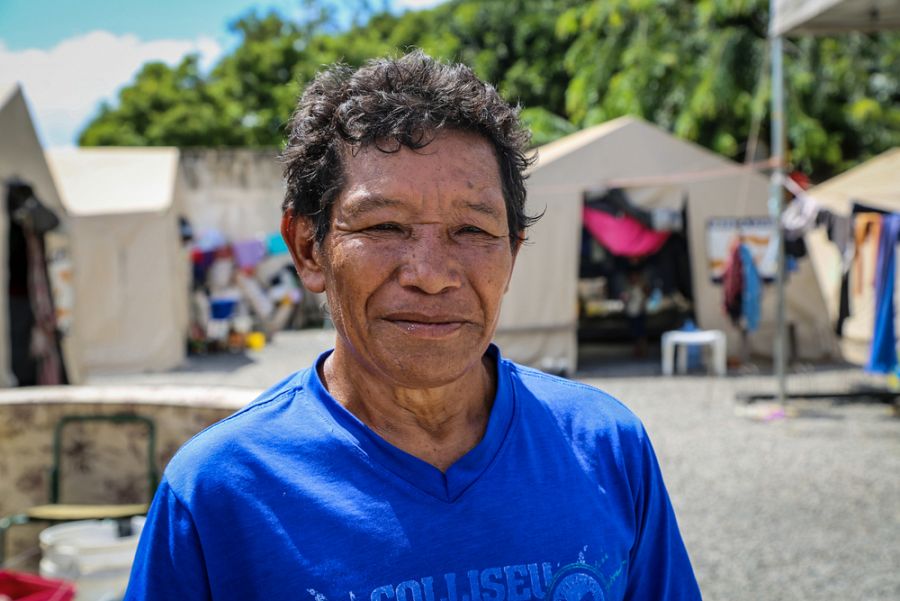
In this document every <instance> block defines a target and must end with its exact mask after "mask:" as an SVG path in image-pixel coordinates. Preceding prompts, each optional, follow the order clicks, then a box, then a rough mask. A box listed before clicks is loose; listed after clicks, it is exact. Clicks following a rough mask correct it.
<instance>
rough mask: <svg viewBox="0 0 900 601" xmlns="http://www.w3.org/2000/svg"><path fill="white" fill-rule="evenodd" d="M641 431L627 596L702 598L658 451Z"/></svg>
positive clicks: (669, 600) (633, 599)
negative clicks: (634, 530)
mask: <svg viewBox="0 0 900 601" xmlns="http://www.w3.org/2000/svg"><path fill="white" fill-rule="evenodd" d="M642 434H643V437H642V456H641V474H640V487H639V489H638V492H637V496H636V498H635V516H636V525H637V535H636V539H635V543H634V546H633V547H632V549H631V558H630V559H631V561H630V564H629V566H630V567H629V570H628V585H627V591H626V595H625V599H628V600H629V601H674V600H679V601H681V600H691V601H693V600H699V599H700V598H701V597H700V589H699V587H698V585H697V581H696V579H695V578H694V571H693V569H692V568H691V562H690V559H689V558H688V554H687V550H686V549H685V547H684V542H683V541H682V539H681V533H680V532H679V531H678V524H677V522H676V520H675V512H674V511H673V509H672V503H671V502H670V500H669V495H668V493H667V492H666V487H665V484H664V483H663V478H662V472H661V471H660V468H659V464H658V462H657V459H656V454H655V453H654V451H653V446H652V445H651V444H650V439H649V438H648V437H647V435H646V433H645V432H642Z"/></svg>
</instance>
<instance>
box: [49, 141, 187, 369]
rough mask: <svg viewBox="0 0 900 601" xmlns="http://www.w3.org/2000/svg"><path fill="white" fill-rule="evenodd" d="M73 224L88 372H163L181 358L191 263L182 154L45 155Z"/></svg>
mask: <svg viewBox="0 0 900 601" xmlns="http://www.w3.org/2000/svg"><path fill="white" fill-rule="evenodd" d="M47 156H48V159H49V161H48V162H49V163H50V166H51V169H52V170H53V173H54V176H55V177H56V181H57V182H58V184H59V187H60V192H61V195H62V200H63V203H64V204H65V206H66V209H67V210H68V212H69V214H70V216H71V219H72V243H73V254H74V259H75V264H76V265H77V266H78V267H79V269H78V270H77V272H76V285H75V288H76V294H77V299H78V302H77V308H76V314H75V318H76V321H77V323H78V324H79V346H80V348H81V349H82V355H83V357H84V362H85V367H86V368H87V370H88V371H116V370H128V371H159V370H166V369H170V368H172V367H175V366H177V365H178V364H180V363H181V362H182V361H183V360H184V356H185V345H186V341H187V327H188V289H189V274H190V270H189V259H188V256H187V251H186V250H185V249H184V248H183V245H182V244H181V240H180V231H179V224H178V217H179V215H180V214H182V213H183V207H182V203H181V201H180V188H181V186H182V184H181V178H180V175H179V171H178V150H177V149H175V148H85V149H64V150H52V151H48V153H47Z"/></svg>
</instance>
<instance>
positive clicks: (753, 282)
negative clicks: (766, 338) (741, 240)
mask: <svg viewBox="0 0 900 601" xmlns="http://www.w3.org/2000/svg"><path fill="white" fill-rule="evenodd" d="M738 250H739V252H740V254H741V268H742V271H743V276H744V277H743V279H744V286H743V291H742V294H741V316H742V317H743V319H744V327H745V328H746V329H747V331H748V332H755V331H756V329H757V328H758V327H759V313H760V302H761V299H762V286H761V281H760V277H759V271H758V270H757V269H756V263H754V261H753V254H752V253H751V252H750V249H749V248H747V245H746V244H741V245H739V247H738Z"/></svg>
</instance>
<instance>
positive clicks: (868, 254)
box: [806, 147, 900, 365]
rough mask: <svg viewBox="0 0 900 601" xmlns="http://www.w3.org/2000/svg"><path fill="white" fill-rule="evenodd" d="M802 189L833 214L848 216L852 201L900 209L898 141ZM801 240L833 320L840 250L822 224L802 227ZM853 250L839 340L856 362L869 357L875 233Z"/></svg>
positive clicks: (837, 301)
mask: <svg viewBox="0 0 900 601" xmlns="http://www.w3.org/2000/svg"><path fill="white" fill-rule="evenodd" d="M807 194H808V195H809V197H810V198H812V199H813V200H815V201H816V202H818V203H819V204H820V205H821V206H822V207H823V208H825V209H827V210H829V211H831V212H832V213H834V214H836V215H844V216H850V215H851V213H852V212H853V205H854V204H859V205H862V206H864V207H870V208H873V209H877V210H881V211H888V212H900V147H898V148H893V149H891V150H888V151H886V152H884V153H882V154H880V155H878V156H877V157H874V158H872V159H870V160H868V161H866V162H865V163H862V164H860V165H857V166H856V167H854V168H853V169H850V170H848V171H845V172H844V173H841V174H840V175H837V176H835V177H833V178H831V179H829V180H827V181H825V182H822V183H821V184H819V185H818V186H815V187H813V188H811V189H809V190H807ZM806 243H807V246H808V247H809V250H810V258H811V260H812V264H813V266H814V267H815V273H816V277H817V279H818V283H819V286H820V287H821V289H822V295H823V297H824V298H825V302H826V306H827V308H828V316H829V318H830V320H831V322H832V323H835V324H836V322H837V319H838V313H839V310H840V293H841V280H842V277H843V268H842V260H841V253H840V251H839V250H838V249H837V247H836V246H835V245H834V244H832V243H831V242H829V241H828V237H827V234H826V232H825V230H824V229H817V230H813V231H811V232H809V233H807V234H806ZM856 252H857V260H856V261H854V263H853V265H854V267H855V269H856V272H853V271H851V273H850V279H851V281H850V282H849V283H850V286H849V300H850V315H849V316H848V317H847V318H846V319H845V320H844V321H843V327H842V328H841V332H842V336H841V340H840V346H841V352H842V355H843V358H844V359H846V360H847V361H850V362H852V363H856V364H859V365H862V364H864V363H865V362H866V361H867V360H868V358H869V347H870V344H871V341H872V332H873V328H874V319H875V291H874V286H872V276H873V274H874V273H875V272H874V270H875V261H876V253H877V240H876V239H875V237H874V236H870V237H869V238H868V239H867V241H866V242H865V243H864V244H863V245H862V246H861V247H860V248H857V249H856ZM895 306H900V286H898V292H897V293H896V294H895ZM898 325H900V322H898ZM898 331H900V330H898Z"/></svg>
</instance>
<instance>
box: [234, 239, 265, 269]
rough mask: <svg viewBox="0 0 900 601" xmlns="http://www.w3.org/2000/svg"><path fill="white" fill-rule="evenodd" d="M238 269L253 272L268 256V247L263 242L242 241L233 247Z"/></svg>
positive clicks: (253, 240)
mask: <svg viewBox="0 0 900 601" xmlns="http://www.w3.org/2000/svg"><path fill="white" fill-rule="evenodd" d="M231 252H232V254H233V255H234V262H235V264H236V265H237V266H238V269H243V270H245V271H246V270H251V269H253V268H254V267H256V266H257V265H258V264H259V262H260V261H262V260H263V257H265V256H266V245H265V244H263V242H262V241H261V240H255V239H251V240H241V241H240V242H235V243H234V244H232V245H231Z"/></svg>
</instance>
